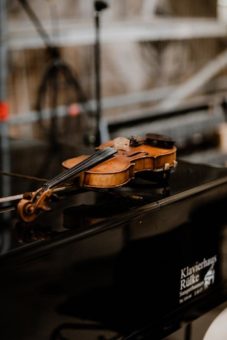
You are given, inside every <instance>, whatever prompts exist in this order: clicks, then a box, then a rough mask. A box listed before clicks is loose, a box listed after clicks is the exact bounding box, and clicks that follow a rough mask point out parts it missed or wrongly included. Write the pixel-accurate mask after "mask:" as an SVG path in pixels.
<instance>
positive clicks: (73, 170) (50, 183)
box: [44, 150, 100, 188]
mask: <svg viewBox="0 0 227 340" xmlns="http://www.w3.org/2000/svg"><path fill="white" fill-rule="evenodd" d="M99 154H100V150H99V151H97V152H96V153H94V154H92V155H91V156H89V157H88V158H87V159H85V160H83V161H81V162H80V163H79V164H76V165H75V166H73V167H72V168H70V169H67V170H65V171H63V172H61V173H60V174H59V175H57V176H56V177H54V178H53V179H51V180H50V181H48V182H47V183H45V184H44V186H45V187H48V188H52V187H53V186H55V185H57V184H59V183H61V182H62V181H64V180H67V179H69V178H70V177H72V176H73V175H76V174H77V171H78V172H80V171H82V170H83V167H84V166H89V161H91V160H92V159H93V158H94V157H95V156H98V155H99Z"/></svg>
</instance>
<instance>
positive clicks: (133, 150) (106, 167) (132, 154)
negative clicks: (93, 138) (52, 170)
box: [62, 137, 176, 189]
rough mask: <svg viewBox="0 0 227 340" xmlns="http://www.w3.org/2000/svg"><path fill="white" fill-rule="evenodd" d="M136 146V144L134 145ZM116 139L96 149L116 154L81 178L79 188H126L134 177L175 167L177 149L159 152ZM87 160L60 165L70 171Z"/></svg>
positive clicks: (141, 144)
mask: <svg viewBox="0 0 227 340" xmlns="http://www.w3.org/2000/svg"><path fill="white" fill-rule="evenodd" d="M136 143H137V142H136ZM136 143H134V142H133V143H131V142H130V140H129V139H127V138H123V137H118V138H116V139H114V140H111V141H108V142H106V143H104V144H101V145H100V146H99V147H98V148H97V149H99V150H104V149H105V148H107V147H111V148H115V149H116V150H117V154H115V155H114V156H113V157H112V158H111V159H108V160H106V161H104V162H102V163H101V164H98V165H96V166H95V167H94V168H92V169H89V170H87V171H84V172H83V173H81V174H80V186H83V187H87V188H106V189H108V188H114V187H119V186H123V185H125V184H127V183H128V182H129V181H130V180H131V179H133V178H134V177H135V175H136V173H139V172H143V171H154V172H157V171H168V170H170V169H172V168H174V167H175V166H176V147H175V146H172V147H171V148H160V147H158V146H152V145H149V144H145V143H144V142H143V141H140V142H139V143H138V145H137V144H136ZM86 157H88V156H85V155H84V156H79V157H74V158H71V159H68V160H66V161H64V162H63V163H62V165H63V167H65V168H66V169H70V168H71V167H73V166H75V165H76V164H78V163H79V162H81V161H82V160H83V159H85V158H86Z"/></svg>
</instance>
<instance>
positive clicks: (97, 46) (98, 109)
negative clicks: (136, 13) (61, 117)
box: [94, 0, 108, 146]
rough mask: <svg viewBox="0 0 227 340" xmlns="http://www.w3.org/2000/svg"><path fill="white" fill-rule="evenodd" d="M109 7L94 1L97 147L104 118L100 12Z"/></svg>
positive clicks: (104, 3) (100, 139)
mask: <svg viewBox="0 0 227 340" xmlns="http://www.w3.org/2000/svg"><path fill="white" fill-rule="evenodd" d="M107 7H108V5H107V3H106V1H101V0H100V1H94V10H95V13H94V19H95V46H94V57H95V99H96V117H95V118H96V131H95V146H98V145H99V144H100V143H101V141H102V134H101V124H100V123H101V118H102V102H101V44H100V12H101V11H102V10H104V9H106V8H107Z"/></svg>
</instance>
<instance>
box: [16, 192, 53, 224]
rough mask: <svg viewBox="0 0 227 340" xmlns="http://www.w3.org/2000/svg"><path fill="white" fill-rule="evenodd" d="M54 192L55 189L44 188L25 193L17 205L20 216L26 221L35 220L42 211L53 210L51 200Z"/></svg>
mask: <svg viewBox="0 0 227 340" xmlns="http://www.w3.org/2000/svg"><path fill="white" fill-rule="evenodd" d="M52 194H53V190H51V189H47V190H44V189H43V188H41V189H38V190H37V191H35V192H30V193H25V194H24V197H23V198H22V199H21V200H20V202H19V203H18V205H17V211H18V214H19V216H20V218H21V219H22V220H23V221H25V222H33V221H34V220H35V219H36V218H37V217H38V215H39V214H40V212H41V211H49V210H51V208H50V206H49V201H50V197H51V196H52Z"/></svg>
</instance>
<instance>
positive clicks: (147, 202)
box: [0, 161, 227, 340]
mask: <svg viewBox="0 0 227 340" xmlns="http://www.w3.org/2000/svg"><path fill="white" fill-rule="evenodd" d="M24 183H25V181H24V182H23V179H21V178H18V179H14V180H13V186H12V188H13V193H16V192H19V191H20V190H22V188H23V185H24ZM226 210H227V169H224V168H221V167H211V166H208V165H197V164H191V163H188V162H184V161H179V163H178V166H177V168H176V170H175V172H174V173H173V174H171V176H170V179H169V182H168V184H165V185H163V183H156V182H152V181H150V180H149V179H147V178H143V177H142V178H137V179H136V180H135V181H133V183H130V185H128V186H125V187H122V188H120V189H117V190H113V191H108V192H106V191H103V192H89V191H86V192H80V193H70V194H67V195H65V196H63V197H62V198H61V199H60V200H59V201H57V202H56V203H55V206H54V208H53V210H52V211H51V212H48V213H45V214H42V215H41V216H40V217H39V218H38V219H37V220H36V221H35V222H33V223H32V224H27V223H24V222H22V221H20V220H19V219H18V216H17V213H16V211H15V209H14V207H12V206H4V207H2V208H1V213H0V219H1V229H0V247H1V254H0V263H1V264H0V268H1V269H0V270H1V274H0V282H1V296H0V301H1V315H0V339H2V340H11V339H12V340H14V339H17V340H27V339H33V340H36V339H39V340H42V339H52V340H53V339H55V340H56V339H68V340H71V339H106V340H108V339H137V340H139V339H163V338H164V337H167V336H168V335H170V334H172V333H173V332H174V331H176V330H178V329H180V328H181V327H183V326H184V325H186V324H190V323H191V322H192V321H193V320H195V319H197V318H199V317H200V316H202V315H204V314H205V313H207V312H208V311H210V310H212V309H213V308H215V307H216V306H219V305H221V304H222V303H224V302H226V301H227V284H226V275H227V274H226V269H227V266H226V263H227V257H226V253H225V248H224V244H225V242H226V222H227V215H226ZM189 338H190V334H189V333H188V334H187V339H189ZM185 339H186V338H185ZM192 340H193V339H192Z"/></svg>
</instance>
